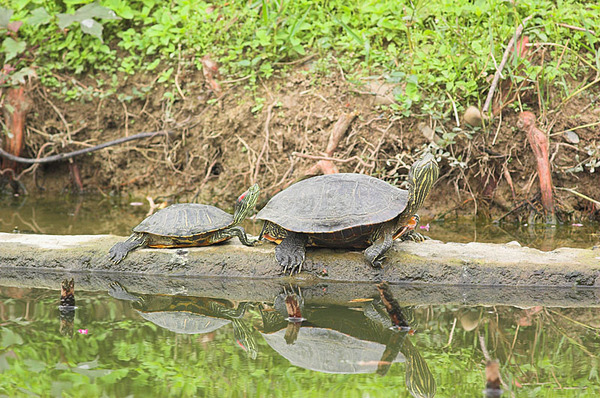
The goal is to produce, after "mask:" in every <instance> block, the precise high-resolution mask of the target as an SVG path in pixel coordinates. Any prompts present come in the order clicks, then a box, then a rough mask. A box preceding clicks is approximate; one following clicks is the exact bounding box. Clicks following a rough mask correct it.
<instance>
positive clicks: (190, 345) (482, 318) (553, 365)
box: [0, 288, 600, 397]
mask: <svg viewBox="0 0 600 398" xmlns="http://www.w3.org/2000/svg"><path fill="white" fill-rule="evenodd" d="M13 290H14V289H13ZM9 293H10V294H9ZM540 294H544V293H543V292H540ZM9 297H13V298H9ZM77 299H78V301H77V305H78V307H79V310H78V313H77V317H76V319H75V324H74V327H75V328H76V329H79V328H82V327H83V328H86V329H88V330H89V334H88V335H87V336H83V335H80V334H78V333H76V334H75V335H74V336H73V338H65V337H63V336H61V335H60V334H59V332H58V330H59V329H58V327H59V320H58V312H57V311H58V309H57V305H58V303H57V292H56V291H52V292H48V291H44V290H40V289H35V290H32V291H31V292H24V291H22V292H21V294H19V292H14V291H10V292H9V290H8V289H4V288H3V289H0V306H3V308H4V312H2V313H0V318H1V319H2V321H1V322H0V323H1V325H0V369H1V370H0V371H1V372H2V377H0V395H6V396H23V395H24V394H26V393H27V392H32V393H34V394H38V395H42V396H46V395H49V392H50V391H52V392H53V393H54V392H55V393H56V395H60V394H61V392H62V395H63V396H70V395H71V396H84V395H85V396H90V397H95V396H101V395H106V396H127V395H134V396H144V395H147V396H165V397H166V396H185V397H189V396H217V395H219V396H303V397H321V396H344V397H362V396H367V395H368V396H370V397H389V396H403V397H406V396H408V394H407V390H406V385H405V383H406V382H405V374H404V372H405V365H403V364H398V365H395V366H392V367H391V368H390V369H389V371H388V373H387V374H386V376H385V377H380V376H378V375H376V374H360V375H339V374H325V373H319V372H314V371H310V370H307V369H303V368H300V367H294V366H291V365H290V364H289V362H288V361H287V360H285V359H284V358H282V357H281V356H279V355H277V354H276V353H274V352H273V350H272V349H271V348H270V347H269V346H268V345H267V344H266V342H265V341H264V340H263V339H260V338H259V339H257V341H256V344H257V350H258V356H257V358H256V360H251V359H249V358H248V357H247V354H246V353H245V352H244V351H242V350H241V349H240V348H238V347H237V346H236V345H235V344H232V340H233V338H234V332H233V329H232V328H231V327H223V328H220V329H218V330H216V331H215V332H212V334H211V336H210V337H206V336H205V335H183V334H176V333H173V332H171V331H168V330H165V329H163V328H161V327H159V326H157V325H155V324H153V323H151V322H145V321H143V320H142V319H141V318H140V316H139V315H137V313H136V312H134V310H133V309H132V308H131V304H130V303H128V302H123V301H120V300H116V299H112V298H108V297H107V296H106V295H104V294H95V293H90V292H81V295H78V297H77ZM320 306H321V307H325V306H326V305H325V304H321V305H320ZM332 308H333V309H334V310H335V309H336V308H334V307H332ZM344 308H346V307H344ZM346 310H347V311H349V312H350V313H354V312H357V311H354V310H349V309H348V308H346ZM257 312H258V311H251V310H249V311H246V313H245V314H244V317H243V319H244V320H245V321H246V322H248V323H249V324H252V325H254V326H255V327H257V326H258V325H260V323H261V319H260V316H259V315H258V314H257ZM533 312H535V311H533V310H531V309H530V310H529V311H527V310H524V309H518V308H512V307H505V306H495V307H473V308H472V309H470V308H467V307H457V306H453V305H436V306H429V305H428V306H421V307H417V308H415V309H414V316H415V318H416V320H418V321H419V325H420V326H419V328H418V330H417V333H416V334H415V335H414V336H409V337H410V341H411V343H412V344H413V345H414V347H415V348H416V349H417V350H418V351H419V352H420V354H421V355H422V356H423V359H424V360H425V361H426V362H427V365H428V366H429V368H430V369H431V371H432V373H433V375H434V377H435V379H436V384H437V390H438V392H437V395H436V396H439V397H476V396H481V391H482V390H483V388H484V385H485V377H484V367H485V362H484V361H483V355H482V351H481V345H480V342H479V338H478V336H479V334H481V335H482V336H483V337H484V339H485V343H486V347H487V350H488V351H489V354H490V356H491V357H492V358H498V359H499V360H500V370H501V373H502V377H503V380H504V381H505V382H506V383H507V385H509V386H511V390H514V391H515V392H516V396H519V397H520V396H550V397H553V396H561V397H562V396H565V391H567V390H568V391H569V392H570V390H571V389H577V390H576V391H577V392H573V393H571V394H572V395H571V396H578V397H586V396H587V397H596V396H597V394H598V385H599V381H598V378H597V376H596V369H597V368H598V365H599V363H598V358H597V353H598V352H600V338H599V337H598V330H599V329H598V327H600V325H599V324H598V321H597V310H596V309H581V308H579V309H578V308H574V309H562V308H561V309H559V308H556V309H553V308H544V309H543V310H542V311H540V312H537V313H533ZM307 315H308V314H307ZM528 315H529V318H530V322H531V326H519V325H518V323H519V322H521V323H523V322H522V321H521V319H522V318H524V319H527V316H528ZM465 317H466V318H465ZM307 318H308V317H307ZM463 318H465V321H464V322H463ZM455 319H456V323H455V326H454V327H453V324H454V320H455ZM525 323H527V322H525ZM463 324H464V325H465V326H466V328H465V327H463ZM465 329H469V330H465ZM254 332H255V331H254ZM450 336H452V338H450ZM449 341H450V344H448V342H449ZM202 342H204V344H203V343H202ZM86 370H89V371H87V372H86ZM92 371H93V372H92ZM240 375H243V377H241V376H240ZM553 375H554V376H553ZM516 381H518V382H519V383H520V384H521V385H522V387H516V386H515V382H516ZM558 383H560V386H561V387H562V389H563V390H565V391H563V390H558V389H559V388H560V387H559V384H558ZM503 396H507V397H509V396H510V393H505V395H503Z"/></svg>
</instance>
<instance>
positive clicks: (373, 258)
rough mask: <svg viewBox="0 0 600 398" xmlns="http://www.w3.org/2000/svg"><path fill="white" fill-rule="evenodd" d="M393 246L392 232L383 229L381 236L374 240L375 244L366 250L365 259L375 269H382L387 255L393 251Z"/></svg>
mask: <svg viewBox="0 0 600 398" xmlns="http://www.w3.org/2000/svg"><path fill="white" fill-rule="evenodd" d="M393 244H394V238H393V234H392V232H391V231H390V230H389V229H388V228H383V229H382V230H381V231H380V233H379V236H378V237H377V238H376V239H374V240H373V244H372V245H371V246H369V247H367V248H366V249H365V258H366V259H367V261H368V262H369V264H371V265H372V266H373V267H374V268H381V263H382V261H383V259H384V257H385V253H386V252H387V251H388V250H390V249H391V247H392V245H393Z"/></svg>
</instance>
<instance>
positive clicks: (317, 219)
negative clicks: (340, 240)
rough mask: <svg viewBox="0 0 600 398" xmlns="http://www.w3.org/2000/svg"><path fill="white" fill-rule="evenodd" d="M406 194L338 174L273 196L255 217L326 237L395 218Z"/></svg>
mask: <svg viewBox="0 0 600 398" xmlns="http://www.w3.org/2000/svg"><path fill="white" fill-rule="evenodd" d="M407 202H408V191H406V190H404V189H399V188H396V187H394V186H393V185H390V184H388V183H387V182H385V181H382V180H380V179H378V178H374V177H370V176H367V175H364V174H352V173H340V174H329V175H323V176H318V177H313V178H309V179H306V180H303V181H300V182H298V183H296V184H294V185H292V186H290V187H289V188H287V189H285V190H283V191H281V192H279V193H278V194H277V195H275V196H274V197H273V198H272V199H271V200H270V201H269V203H267V205H266V206H265V207H264V208H263V209H262V210H261V211H260V212H259V213H258V214H257V216H256V217H257V218H258V219H261V220H267V221H271V222H272V223H274V224H277V225H279V226H281V227H283V228H285V229H287V230H289V231H294V232H305V233H323V232H325V233H329V232H335V231H340V230H343V229H348V228H354V227H358V226H361V225H372V224H379V223H383V222H386V221H389V220H391V219H393V218H395V217H397V216H398V215H399V214H400V213H401V212H402V211H403V210H404V209H405V208H406V205H407Z"/></svg>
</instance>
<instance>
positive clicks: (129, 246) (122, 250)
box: [108, 234, 146, 264]
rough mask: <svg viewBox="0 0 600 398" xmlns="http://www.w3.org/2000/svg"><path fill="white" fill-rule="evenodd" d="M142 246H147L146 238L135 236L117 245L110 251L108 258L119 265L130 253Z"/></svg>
mask: <svg viewBox="0 0 600 398" xmlns="http://www.w3.org/2000/svg"><path fill="white" fill-rule="evenodd" d="M140 246H142V247H143V246H146V238H145V237H144V236H143V235H140V234H133V235H131V236H130V237H129V239H127V240H126V241H125V242H119V243H116V244H115V245H114V246H113V247H111V248H110V250H109V251H108V257H109V258H110V260H111V261H112V262H113V263H115V264H119V263H120V262H121V261H122V260H123V259H124V258H125V257H126V256H127V255H128V254H129V252H130V251H132V250H134V249H137V248H138V247H140Z"/></svg>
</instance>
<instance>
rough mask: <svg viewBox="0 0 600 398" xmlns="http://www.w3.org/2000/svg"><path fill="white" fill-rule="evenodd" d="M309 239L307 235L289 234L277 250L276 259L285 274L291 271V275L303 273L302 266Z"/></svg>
mask: <svg viewBox="0 0 600 398" xmlns="http://www.w3.org/2000/svg"><path fill="white" fill-rule="evenodd" d="M307 240H308V238H307V236H306V235H305V234H297V233H295V232H289V231H288V234H287V236H286V237H285V238H284V239H283V240H282V241H281V243H280V244H278V245H277V247H276V248H275V258H276V259H277V262H278V263H279V265H281V267H282V268H283V272H284V273H286V272H288V270H289V271H290V275H292V274H293V273H294V272H296V273H298V272H300V271H302V264H303V263H304V258H305V256H306V242H307Z"/></svg>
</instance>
